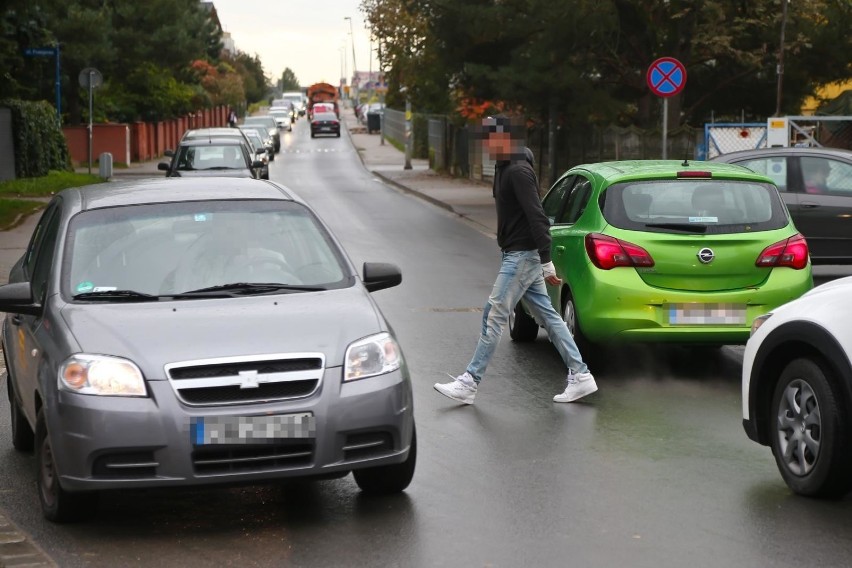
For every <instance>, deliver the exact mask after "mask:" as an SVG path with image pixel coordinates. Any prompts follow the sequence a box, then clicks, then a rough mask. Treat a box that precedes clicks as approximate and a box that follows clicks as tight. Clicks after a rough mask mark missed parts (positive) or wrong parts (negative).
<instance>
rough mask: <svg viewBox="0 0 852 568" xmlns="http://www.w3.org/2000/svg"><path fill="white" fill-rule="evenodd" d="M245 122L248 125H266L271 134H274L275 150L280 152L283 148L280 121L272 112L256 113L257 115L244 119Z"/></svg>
mask: <svg viewBox="0 0 852 568" xmlns="http://www.w3.org/2000/svg"><path fill="white" fill-rule="evenodd" d="M243 124H244V125H246V126H249V125H254V124H261V125H263V126H265V127H266V128H267V129H268V130H269V135H270V136H272V141H273V142H274V143H275V150H274V151H275V152H279V151H280V150H281V134H279V133H278V123H277V122H276V121H275V117H274V116H272V115H270V114H263V115H256V116H247V117H245V119H244V120H243Z"/></svg>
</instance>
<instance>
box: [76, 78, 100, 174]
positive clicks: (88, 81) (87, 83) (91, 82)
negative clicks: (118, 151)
mask: <svg viewBox="0 0 852 568" xmlns="http://www.w3.org/2000/svg"><path fill="white" fill-rule="evenodd" d="M77 80H78V81H79V82H80V86H81V87H83V88H87V89H89V173H90V174H91V173H92V132H93V130H94V126H93V125H92V114H93V111H94V106H93V104H92V90H93V89H94V88H95V87H100V86H101V85H103V82H104V78H103V75H101V72H100V71H98V70H97V69H95V68H94V67H86V68H85V69H83V70H82V71H80V75H79V76H78V77H77Z"/></svg>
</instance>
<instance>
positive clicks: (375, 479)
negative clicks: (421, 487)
mask: <svg viewBox="0 0 852 568" xmlns="http://www.w3.org/2000/svg"><path fill="white" fill-rule="evenodd" d="M416 463H417V430H416V429H415V430H412V432H411V448H410V449H409V450H408V457H407V458H406V459H405V461H404V462H402V463H398V464H393V465H383V466H379V467H370V468H366V469H356V470H354V471H353V472H352V475H353V476H354V477H355V483H357V484H358V487H359V488H360V489H361V491H363V492H364V493H368V494H371V495H390V494H391V493H399V492H401V491H404V490H405V488H406V487H408V485H409V484H410V483H411V479H412V478H413V477H414V466H415V465H416Z"/></svg>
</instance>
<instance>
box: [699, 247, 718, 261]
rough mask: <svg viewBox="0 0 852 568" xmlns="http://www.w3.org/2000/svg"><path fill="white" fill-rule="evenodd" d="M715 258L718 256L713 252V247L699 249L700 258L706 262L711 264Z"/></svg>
mask: <svg viewBox="0 0 852 568" xmlns="http://www.w3.org/2000/svg"><path fill="white" fill-rule="evenodd" d="M714 258H716V253H714V252H713V249H709V248H706V247H705V248H703V249H701V250H700V251H698V260H700V261H701V262H702V263H704V264H710V263H711V262H713V259H714Z"/></svg>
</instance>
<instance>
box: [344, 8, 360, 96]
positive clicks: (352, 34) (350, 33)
mask: <svg viewBox="0 0 852 568" xmlns="http://www.w3.org/2000/svg"><path fill="white" fill-rule="evenodd" d="M343 19H344V20H349V35H350V36H351V37H352V79H353V80H352V88H355V80H354V79H355V74H356V73H357V72H358V65H357V64H356V63H355V32H354V31H353V30H352V18H351V17H350V16H346V17H345V18H343Z"/></svg>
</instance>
